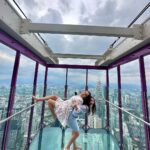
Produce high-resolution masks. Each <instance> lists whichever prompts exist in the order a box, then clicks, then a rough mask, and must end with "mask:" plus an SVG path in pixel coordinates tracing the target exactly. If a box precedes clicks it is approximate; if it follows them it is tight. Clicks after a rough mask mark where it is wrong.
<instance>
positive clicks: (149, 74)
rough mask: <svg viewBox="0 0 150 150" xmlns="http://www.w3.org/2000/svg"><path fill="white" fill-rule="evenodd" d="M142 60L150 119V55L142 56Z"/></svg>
mask: <svg viewBox="0 0 150 150" xmlns="http://www.w3.org/2000/svg"><path fill="white" fill-rule="evenodd" d="M144 62H145V76H146V85H147V100H148V111H149V119H150V55H148V56H145V57H144Z"/></svg>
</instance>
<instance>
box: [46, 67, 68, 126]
mask: <svg viewBox="0 0 150 150" xmlns="http://www.w3.org/2000/svg"><path fill="white" fill-rule="evenodd" d="M65 79H66V69H59V68H57V69H56V68H49V69H48V77H47V92H46V95H57V96H59V97H61V98H62V99H64V87H65ZM53 123H54V119H53V117H52V114H51V113H50V110H49V108H48V105H47V103H46V105H45V113H44V124H45V125H48V124H50V125H52V124H53Z"/></svg>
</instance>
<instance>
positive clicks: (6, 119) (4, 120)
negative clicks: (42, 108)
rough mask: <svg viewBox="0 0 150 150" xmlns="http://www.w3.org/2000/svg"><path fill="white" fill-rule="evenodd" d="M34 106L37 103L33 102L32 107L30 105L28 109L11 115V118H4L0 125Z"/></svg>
mask: <svg viewBox="0 0 150 150" xmlns="http://www.w3.org/2000/svg"><path fill="white" fill-rule="evenodd" d="M35 105H37V102H35V103H34V104H32V105H30V106H28V107H26V108H24V109H22V110H21V111H19V112H17V113H15V114H13V115H11V116H9V117H8V118H5V119H3V120H0V124H2V123H4V122H6V121H8V120H10V119H11V118H12V117H14V116H17V115H18V114H21V113H22V112H24V111H26V110H28V109H29V108H31V107H34V106H35Z"/></svg>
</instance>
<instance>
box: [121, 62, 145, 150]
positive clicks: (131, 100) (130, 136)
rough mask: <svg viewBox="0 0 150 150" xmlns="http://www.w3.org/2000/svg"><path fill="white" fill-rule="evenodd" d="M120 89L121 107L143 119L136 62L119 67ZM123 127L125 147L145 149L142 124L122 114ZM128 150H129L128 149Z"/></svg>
mask: <svg viewBox="0 0 150 150" xmlns="http://www.w3.org/2000/svg"><path fill="white" fill-rule="evenodd" d="M121 88H122V91H121V96H122V107H123V108H124V109H126V110H127V111H129V112H130V113H132V114H134V115H135V116H137V117H140V118H143V113H142V99H141V80H140V72H139V61H138V60H135V61H132V62H130V63H127V64H125V65H122V66H121ZM123 127H124V131H123V133H124V142H125V146H126V145H130V143H134V145H136V146H137V145H139V144H140V145H141V147H145V137H144V135H145V133H144V128H143V124H141V123H140V122H139V121H137V119H135V118H133V117H132V116H129V115H127V114H123ZM138 142H140V143H138ZM135 143H136V144H135ZM137 147H138V146H137ZM128 149H129V150H130V147H128Z"/></svg>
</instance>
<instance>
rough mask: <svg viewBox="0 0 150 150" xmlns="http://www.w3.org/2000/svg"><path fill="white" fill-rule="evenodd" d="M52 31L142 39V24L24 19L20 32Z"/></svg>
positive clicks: (56, 32) (52, 32)
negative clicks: (77, 22) (110, 25)
mask: <svg viewBox="0 0 150 150" xmlns="http://www.w3.org/2000/svg"><path fill="white" fill-rule="evenodd" d="M29 32H32V33H51V34H72V35H95V36H114V37H118V36H119V37H130V38H136V39H142V34H141V33H142V30H141V26H140V25H135V26H134V27H132V28H125V27H105V26H86V25H66V24H44V23H31V22H30V21H29V20H28V19H24V20H23V21H22V24H21V27H20V33H21V34H26V33H29Z"/></svg>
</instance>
